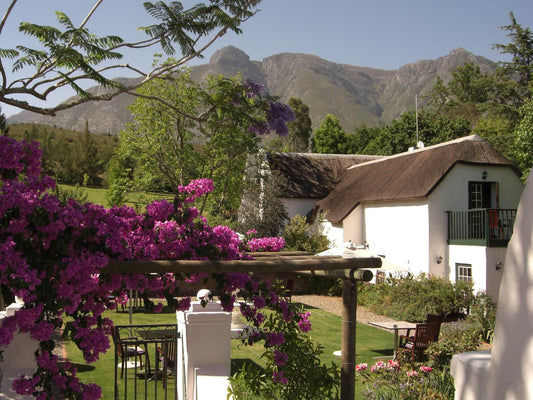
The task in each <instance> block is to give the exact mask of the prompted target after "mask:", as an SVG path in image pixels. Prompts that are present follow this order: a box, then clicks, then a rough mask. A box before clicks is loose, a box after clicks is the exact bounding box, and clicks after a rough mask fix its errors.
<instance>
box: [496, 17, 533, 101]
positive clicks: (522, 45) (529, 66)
mask: <svg viewBox="0 0 533 400" xmlns="http://www.w3.org/2000/svg"><path fill="white" fill-rule="evenodd" d="M509 18H510V20H511V23H510V24H509V25H506V26H503V27H502V29H503V30H505V31H507V32H508V33H507V37H509V38H510V39H511V41H510V43H508V44H495V45H494V46H493V47H494V48H496V49H498V50H500V52H501V53H502V54H509V55H510V56H511V61H507V62H503V61H502V62H500V65H501V67H502V69H503V71H504V73H505V74H506V75H507V76H509V77H510V78H512V79H514V80H516V81H517V82H518V93H519V97H520V98H521V99H523V101H525V100H526V99H530V98H531V96H532V93H531V91H530V90H529V83H530V82H531V79H532V78H533V32H531V29H530V28H523V27H522V26H521V25H520V24H519V23H518V22H517V20H516V18H515V16H514V14H513V13H512V12H511V13H510V14H509Z"/></svg>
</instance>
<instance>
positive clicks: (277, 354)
mask: <svg viewBox="0 0 533 400" xmlns="http://www.w3.org/2000/svg"><path fill="white" fill-rule="evenodd" d="M287 359H288V356H287V353H283V352H282V351H279V350H274V364H276V365H279V366H283V365H285V363H286V362H287Z"/></svg>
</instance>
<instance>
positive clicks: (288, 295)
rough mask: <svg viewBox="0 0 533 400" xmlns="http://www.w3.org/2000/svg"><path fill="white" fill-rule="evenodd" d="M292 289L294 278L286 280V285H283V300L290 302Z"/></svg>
mask: <svg viewBox="0 0 533 400" xmlns="http://www.w3.org/2000/svg"><path fill="white" fill-rule="evenodd" d="M293 290H294V279H289V280H287V285H286V286H285V296H284V297H285V300H286V301H288V302H289V303H290V302H292V291H293Z"/></svg>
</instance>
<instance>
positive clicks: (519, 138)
mask: <svg viewBox="0 0 533 400" xmlns="http://www.w3.org/2000/svg"><path fill="white" fill-rule="evenodd" d="M520 111H521V117H522V119H521V120H520V123H519V124H518V126H517V127H516V131H515V140H516V143H515V145H516V146H515V148H516V157H517V160H518V164H519V166H520V169H521V170H522V173H523V176H524V179H526V178H527V176H528V175H529V171H530V170H531V168H533V99H529V100H528V101H527V102H526V103H524V105H523V106H522V108H521V109H520Z"/></svg>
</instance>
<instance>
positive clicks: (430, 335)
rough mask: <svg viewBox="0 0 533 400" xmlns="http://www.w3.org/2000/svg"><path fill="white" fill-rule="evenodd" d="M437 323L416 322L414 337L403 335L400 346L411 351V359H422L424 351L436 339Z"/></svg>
mask: <svg viewBox="0 0 533 400" xmlns="http://www.w3.org/2000/svg"><path fill="white" fill-rule="evenodd" d="M437 327H438V324H437V323H426V322H424V323H421V324H416V328H415V333H414V335H413V336H412V337H410V336H406V335H401V336H400V347H402V348H405V349H407V350H410V351H411V360H414V359H415V358H416V359H420V356H421V355H422V353H423V352H424V351H425V350H426V349H427V348H428V346H429V344H430V343H432V342H434V341H435V330H436V329H437Z"/></svg>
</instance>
